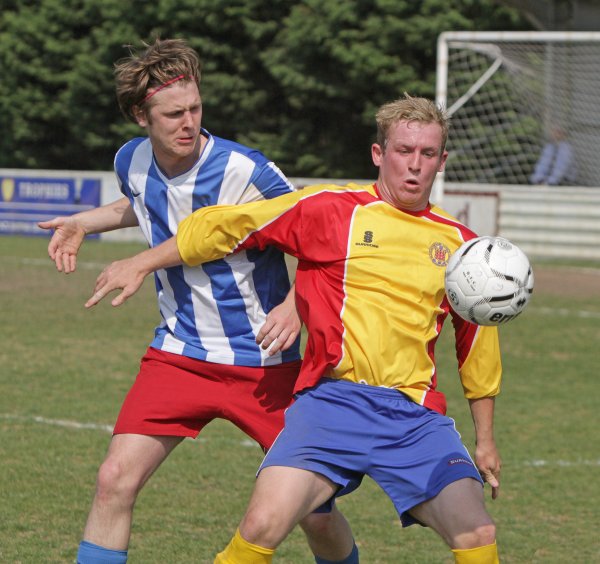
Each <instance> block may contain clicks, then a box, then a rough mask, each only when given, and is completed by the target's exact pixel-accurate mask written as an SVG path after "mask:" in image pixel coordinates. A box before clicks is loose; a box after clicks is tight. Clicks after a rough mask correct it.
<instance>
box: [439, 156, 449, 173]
mask: <svg viewBox="0 0 600 564" xmlns="http://www.w3.org/2000/svg"><path fill="white" fill-rule="evenodd" d="M447 158H448V151H444V152H443V153H442V156H441V157H440V165H439V166H438V172H442V171H443V170H444V168H446V159H447Z"/></svg>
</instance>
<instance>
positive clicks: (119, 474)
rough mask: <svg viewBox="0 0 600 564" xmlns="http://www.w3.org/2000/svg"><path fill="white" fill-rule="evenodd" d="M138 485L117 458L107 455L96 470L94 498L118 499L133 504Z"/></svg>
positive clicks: (103, 499)
mask: <svg viewBox="0 0 600 564" xmlns="http://www.w3.org/2000/svg"><path fill="white" fill-rule="evenodd" d="M140 487H141V486H140V484H139V483H138V482H137V480H136V479H135V478H134V477H132V476H129V475H128V473H127V472H126V471H125V468H124V467H123V465H122V464H121V463H120V462H119V461H118V460H116V459H114V458H110V457H109V458H107V459H106V460H105V461H104V462H103V463H102V465H101V466H100V469H99V470H98V475H97V477H96V498H98V499H99V500H100V501H104V502H111V501H114V500H118V501H119V503H121V504H123V503H124V504H133V502H134V501H135V498H136V497H137V494H138V492H139V489H140Z"/></svg>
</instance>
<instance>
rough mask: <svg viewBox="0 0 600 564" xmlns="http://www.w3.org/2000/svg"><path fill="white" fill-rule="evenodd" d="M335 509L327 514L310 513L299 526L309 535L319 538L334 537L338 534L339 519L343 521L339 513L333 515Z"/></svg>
mask: <svg viewBox="0 0 600 564" xmlns="http://www.w3.org/2000/svg"><path fill="white" fill-rule="evenodd" d="M334 511H336V510H335V509H334V510H333V511H331V512H329V513H310V514H309V515H307V516H306V517H304V519H302V521H300V526H301V527H302V529H303V531H304V532H305V533H306V534H307V535H309V536H314V537H319V538H327V537H336V536H337V535H338V534H339V532H340V530H339V529H340V518H341V519H342V520H344V518H343V515H342V514H341V513H339V512H337V514H334Z"/></svg>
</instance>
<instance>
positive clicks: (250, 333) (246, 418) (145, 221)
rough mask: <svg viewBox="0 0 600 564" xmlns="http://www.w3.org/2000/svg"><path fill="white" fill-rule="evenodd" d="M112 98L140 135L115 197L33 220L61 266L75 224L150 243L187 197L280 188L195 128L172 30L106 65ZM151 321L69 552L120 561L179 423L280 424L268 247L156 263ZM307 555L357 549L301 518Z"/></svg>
mask: <svg viewBox="0 0 600 564" xmlns="http://www.w3.org/2000/svg"><path fill="white" fill-rule="evenodd" d="M115 75H116V84H117V99H118V101H119V106H120V108H121V110H122V111H123V113H124V114H125V116H126V117H128V118H129V119H130V120H131V121H133V122H135V123H137V124H139V125H140V126H141V127H143V128H144V129H145V130H146V133H147V137H140V138H136V139H133V140H131V141H129V142H128V143H126V144H125V145H124V146H123V147H122V148H121V149H120V150H119V151H118V153H117V155H116V158H115V171H116V175H117V178H118V182H119V186H120V189H121V191H122V193H123V198H122V199H120V200H117V201H116V202H114V203H112V204H109V205H106V206H103V207H100V208H97V209H95V210H90V211H86V212H83V213H80V214H76V215H74V216H71V217H59V218H55V219H54V220H51V221H48V222H43V223H41V224H40V226H41V227H42V228H45V229H54V230H55V232H54V234H53V236H52V239H51V240H50V243H49V254H50V257H51V258H52V259H53V260H54V261H55V263H56V266H57V268H58V270H59V271H64V272H66V273H69V272H72V271H73V270H74V269H75V266H76V257H77V253H78V250H79V247H80V246H81V244H82V242H83V239H84V237H85V235H86V234H89V233H101V232H106V231H109V230H112V229H119V228H123V227H131V226H135V225H139V226H140V228H141V230H142V232H143V234H144V237H145V238H146V240H147V242H148V245H149V246H150V247H156V246H157V245H160V243H162V242H163V241H165V240H168V239H169V238H171V237H172V236H173V235H174V234H176V232H177V226H178V224H179V222H181V221H182V220H183V219H184V218H185V217H187V216H188V215H189V214H191V213H192V212H194V211H195V210H197V209H199V208H201V207H206V206H212V205H215V204H228V205H238V204H242V203H244V202H263V201H266V200H268V199H271V198H274V197H276V196H279V195H282V194H288V193H291V192H292V191H293V187H292V186H291V184H290V183H289V182H288V181H287V179H286V178H285V177H284V176H283V174H282V173H281V172H280V171H279V169H278V168H277V167H276V166H275V165H274V164H273V163H272V162H270V161H269V160H268V159H266V158H265V156H264V155H262V154H261V153H260V152H258V151H255V150H251V149H249V148H247V147H244V146H242V145H239V144H237V143H233V142H231V141H227V140H225V139H221V138H218V137H215V136H213V135H211V134H210V133H209V132H208V131H206V130H205V129H202V128H201V118H202V102H201V97H200V90H199V83H200V68H199V59H198V56H197V54H196V53H195V51H194V50H193V49H191V48H190V47H189V46H188V45H187V44H186V43H185V42H184V41H182V40H157V41H156V42H155V43H154V44H153V45H150V46H147V48H146V49H145V50H144V51H142V52H141V53H132V54H131V56H130V57H128V58H126V59H124V60H123V61H120V62H119V63H118V64H117V65H116V72H115ZM155 285H156V291H157V294H158V306H159V310H160V315H161V323H160V325H159V326H158V327H157V328H156V331H155V336H154V339H153V341H152V342H151V344H150V347H149V348H148V350H147V352H146V354H145V356H144V357H143V359H142V362H141V367H140V372H139V374H138V376H137V378H136V380H135V383H134V384H133V386H132V388H131V390H130V391H129V393H128V395H127V397H126V399H125V401H124V403H123V406H122V408H121V411H120V413H119V416H118V419H117V422H116V425H115V428H114V435H113V438H112V440H111V443H110V447H109V450H108V454H107V456H106V458H105V460H104V462H103V464H102V465H101V467H100V470H99V472H98V478H97V489H96V495H95V497H94V500H93V503H92V508H91V511H90V514H89V516H88V520H87V524H86V527H85V531H84V538H83V541H82V542H81V544H80V547H79V552H78V555H77V561H78V562H79V563H81V564H98V563H107V562H125V561H126V560H127V549H128V545H129V537H130V530H131V520H132V513H133V506H134V504H135V500H136V498H137V495H138V493H139V491H140V490H141V489H142V487H143V486H144V484H145V483H146V481H147V480H148V479H149V478H150V476H151V475H152V474H153V473H154V471H155V470H156V469H157V468H158V467H159V466H160V464H161V463H162V462H163V461H164V460H165V459H166V458H167V456H168V455H169V454H170V453H171V451H172V450H173V449H174V448H175V447H176V446H177V445H178V444H179V443H180V442H181V441H182V440H183V438H185V437H196V436H197V435H198V434H199V433H200V431H201V430H202V428H203V427H204V426H205V425H206V424H207V423H209V422H210V421H211V420H213V419H214V418H223V419H228V420H230V421H232V422H233V423H234V424H235V425H237V426H238V427H239V428H240V429H242V430H243V431H244V432H245V433H247V434H248V435H249V436H250V437H251V438H253V439H255V440H256V441H257V442H258V443H259V444H260V445H261V446H262V447H263V448H264V449H265V450H267V449H268V448H269V447H270V446H271V444H272V442H273V441H274V440H275V437H276V436H277V434H278V433H279V432H280V431H281V428H282V427H283V411H284V409H285V408H286V407H287V406H288V405H289V403H290V401H291V399H292V392H293V388H294V385H295V382H296V379H297V377H298V371H299V369H300V364H301V361H300V353H299V332H300V327H301V322H300V320H299V318H298V315H297V312H296V306H295V301H294V295H293V293H291V292H289V290H290V284H289V278H288V274H287V269H286V266H285V261H284V257H283V254H282V252H281V251H279V250H277V249H275V248H274V247H268V248H265V249H262V250H249V251H248V252H242V253H238V254H236V255H235V256H231V257H227V258H224V259H219V260H215V261H211V262H209V263H206V264H204V265H202V266H195V267H189V266H186V265H183V266H177V267H174V268H169V269H166V270H159V271H158V272H156V275H155ZM301 524H302V527H303V529H304V531H305V532H306V534H307V537H308V541H309V545H310V546H311V549H312V550H313V552H314V553H315V555H316V556H315V558H316V561H317V562H323V563H327V562H332V561H335V562H347V563H348V564H352V563H356V562H358V555H357V549H356V546H355V545H354V541H353V538H352V533H351V531H350V528H349V526H348V524H347V522H346V520H345V519H344V517H343V515H342V514H341V513H340V512H339V511H337V510H335V511H333V512H322V513H313V514H311V515H308V516H307V518H306V519H305V520H304V521H303V522H302V523H301Z"/></svg>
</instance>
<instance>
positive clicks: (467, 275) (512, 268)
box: [445, 237, 534, 325]
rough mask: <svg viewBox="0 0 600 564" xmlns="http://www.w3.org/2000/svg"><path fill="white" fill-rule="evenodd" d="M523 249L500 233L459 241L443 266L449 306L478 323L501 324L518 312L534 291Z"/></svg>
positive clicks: (525, 304) (531, 273) (522, 308)
mask: <svg viewBox="0 0 600 564" xmlns="http://www.w3.org/2000/svg"><path fill="white" fill-rule="evenodd" d="M533 281H534V279H533V271H532V269H531V265H530V263H529V259H528V258H527V256H526V255H525V253H524V252H523V251H522V250H521V249H519V247H517V246H516V245H514V244H513V243H511V242H510V241H509V240H508V239H504V238H503V237H477V238H476V239H471V240H470V241H467V242H466V243H464V244H463V245H461V246H460V247H459V248H458V249H457V250H456V251H455V252H454V253H453V254H452V256H451V257H450V259H449V261H448V265H447V267H446V275H445V286H446V296H447V297H448V300H449V301H450V305H451V306H452V309H453V310H454V311H455V312H456V313H457V314H458V315H460V316H461V317H462V318H463V319H466V320H467V321H470V322H471V323H476V324H477V325H501V324H504V323H507V322H508V321H510V320H511V319H514V318H515V317H517V316H518V315H520V314H521V313H522V312H523V310H524V309H525V307H526V306H527V304H528V303H529V300H530V299H531V294H532V292H533Z"/></svg>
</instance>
